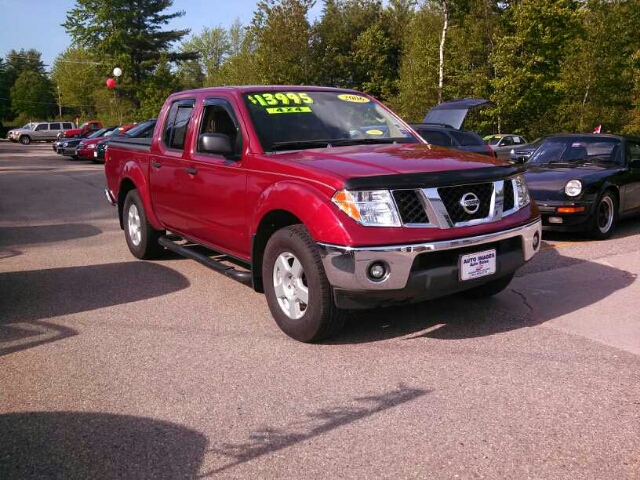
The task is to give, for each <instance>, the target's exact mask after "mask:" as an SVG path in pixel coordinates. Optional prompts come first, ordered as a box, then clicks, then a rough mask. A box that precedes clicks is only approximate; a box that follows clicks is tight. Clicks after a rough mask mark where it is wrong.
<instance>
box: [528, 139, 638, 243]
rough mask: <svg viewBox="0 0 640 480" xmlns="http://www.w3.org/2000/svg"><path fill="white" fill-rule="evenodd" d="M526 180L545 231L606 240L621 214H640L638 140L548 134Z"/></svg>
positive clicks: (534, 156) (533, 157) (538, 150)
mask: <svg viewBox="0 0 640 480" xmlns="http://www.w3.org/2000/svg"><path fill="white" fill-rule="evenodd" d="M525 178H526V180H527V184H528V185H529V188H530V189H531V195H532V196H533V198H534V199H535V200H536V202H537V203H538V207H539V208H540V211H541V213H542V225H543V228H545V229H547V230H558V231H575V230H579V231H587V232H589V234H590V236H591V237H593V238H596V239H605V238H608V237H609V236H610V235H611V233H612V232H613V230H614V228H615V226H616V223H617V221H618V219H619V217H620V216H622V215H625V214H628V213H632V212H637V211H640V138H637V137H626V136H619V135H603V134H595V135H594V134H575V135H570V134H565V135H553V136H550V137H548V138H546V139H545V140H544V141H543V142H542V144H541V145H540V147H538V149H537V150H536V151H535V153H534V154H533V155H532V157H531V159H530V160H529V162H528V163H527V171H526V174H525Z"/></svg>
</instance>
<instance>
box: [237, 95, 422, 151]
mask: <svg viewBox="0 0 640 480" xmlns="http://www.w3.org/2000/svg"><path fill="white" fill-rule="evenodd" d="M244 99H245V103H246V105H247V108H248V109H249V114H250V116H251V119H252V120H253V124H254V127H255V129H256V132H257V134H258V137H259V139H260V143H261V144H262V148H263V150H264V151H265V152H271V151H276V150H298V149H305V148H322V147H328V146H341V145H357V144H371V143H394V142H398V143H408V142H412V143H417V142H418V141H419V140H418V139H417V138H416V137H414V136H413V135H412V134H411V133H410V132H409V131H408V130H407V129H406V127H404V126H403V124H402V122H401V120H400V119H399V118H398V117H396V116H394V115H392V114H391V113H390V112H388V111H387V110H385V109H384V108H383V107H381V106H380V105H379V104H378V103H376V102H374V101H372V100H371V99H369V98H368V97H365V96H363V95H359V94H354V93H348V92H340V91H332V92H323V91H282V92H279V91H268V92H251V93H247V94H245V95H244Z"/></svg>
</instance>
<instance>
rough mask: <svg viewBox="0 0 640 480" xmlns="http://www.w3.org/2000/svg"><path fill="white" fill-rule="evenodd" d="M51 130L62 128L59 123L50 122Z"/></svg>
mask: <svg viewBox="0 0 640 480" xmlns="http://www.w3.org/2000/svg"><path fill="white" fill-rule="evenodd" d="M49 130H60V124H59V123H50V124H49Z"/></svg>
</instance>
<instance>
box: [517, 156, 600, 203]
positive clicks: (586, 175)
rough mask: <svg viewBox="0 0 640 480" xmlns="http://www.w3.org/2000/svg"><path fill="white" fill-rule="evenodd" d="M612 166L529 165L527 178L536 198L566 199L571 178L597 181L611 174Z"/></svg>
mask: <svg viewBox="0 0 640 480" xmlns="http://www.w3.org/2000/svg"><path fill="white" fill-rule="evenodd" d="M611 172H612V169H611V167H602V166H598V165H580V166H576V167H567V166H546V165H545V166H535V165H532V164H529V165H527V170H526V171H525V174H524V176H525V179H526V181H527V186H528V187H529V191H530V192H531V195H532V196H533V198H535V199H536V200H558V199H564V198H565V194H564V187H565V185H566V184H567V182H568V181H569V180H580V181H582V182H583V184H586V183H590V182H593V181H597V179H598V178H599V177H601V176H603V174H604V175H610V174H611Z"/></svg>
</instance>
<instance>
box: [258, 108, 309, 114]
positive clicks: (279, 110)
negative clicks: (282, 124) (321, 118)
mask: <svg viewBox="0 0 640 480" xmlns="http://www.w3.org/2000/svg"><path fill="white" fill-rule="evenodd" d="M266 110H267V113H268V114H269V115H277V114H278V113H311V108H310V107H269V108H267V109H266Z"/></svg>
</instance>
